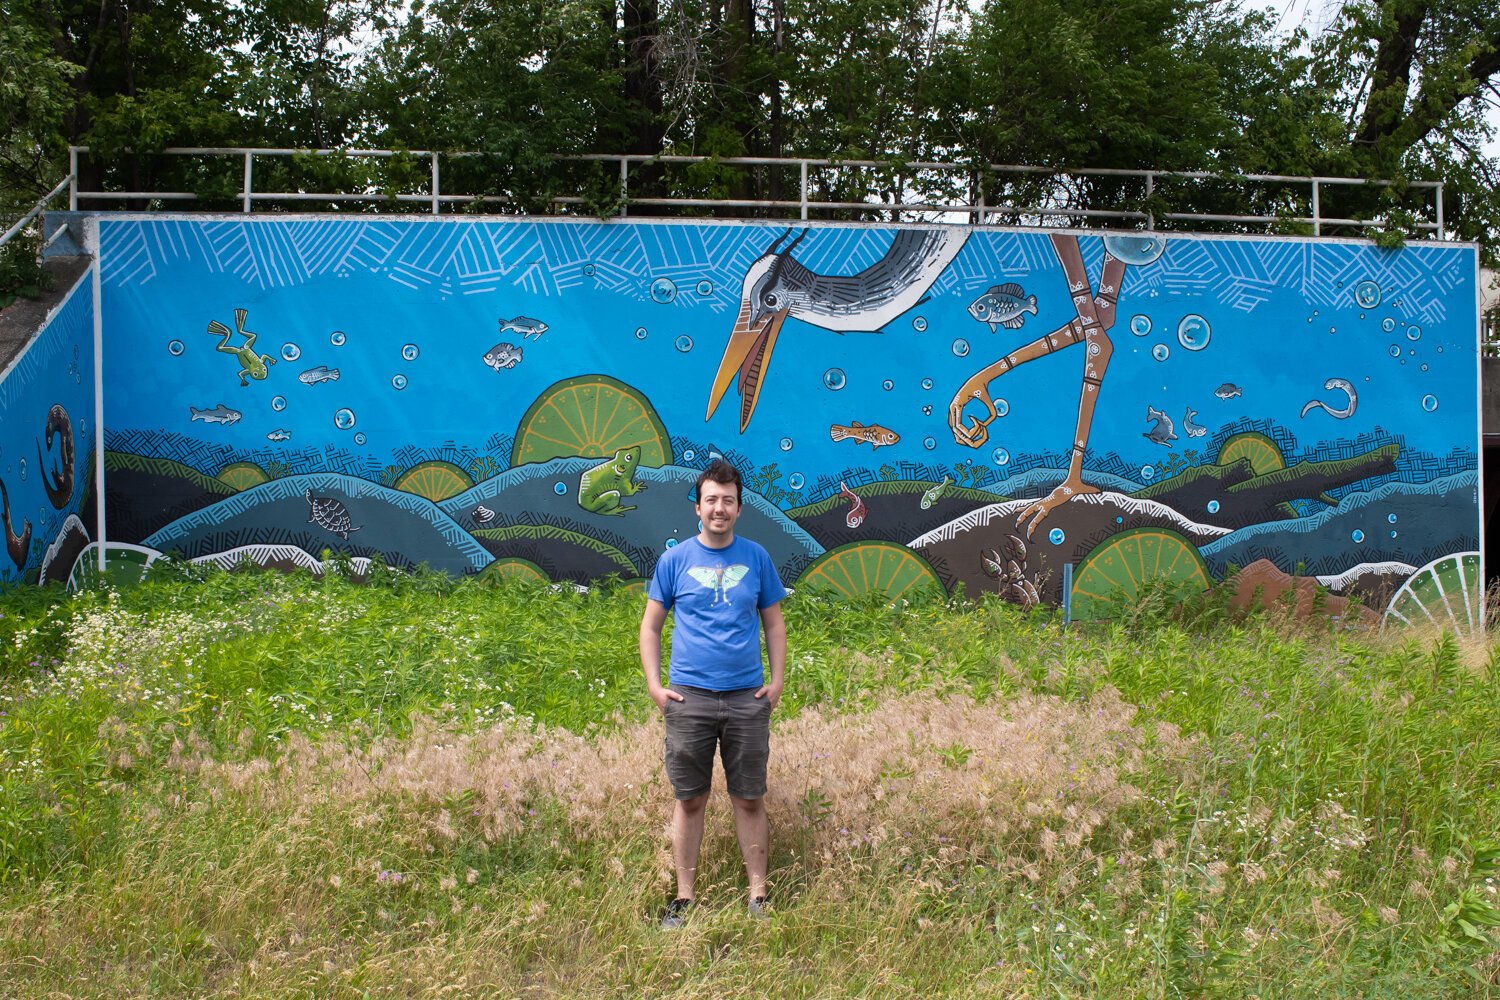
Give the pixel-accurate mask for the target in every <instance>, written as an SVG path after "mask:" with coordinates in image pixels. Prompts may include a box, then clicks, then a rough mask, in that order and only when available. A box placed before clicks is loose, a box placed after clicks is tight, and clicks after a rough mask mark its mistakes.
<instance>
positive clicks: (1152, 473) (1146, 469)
mask: <svg viewBox="0 0 1500 1000" xmlns="http://www.w3.org/2000/svg"><path fill="white" fill-rule="evenodd" d="M1141 478H1142V479H1155V478H1156V466H1154V465H1143V466H1141Z"/></svg>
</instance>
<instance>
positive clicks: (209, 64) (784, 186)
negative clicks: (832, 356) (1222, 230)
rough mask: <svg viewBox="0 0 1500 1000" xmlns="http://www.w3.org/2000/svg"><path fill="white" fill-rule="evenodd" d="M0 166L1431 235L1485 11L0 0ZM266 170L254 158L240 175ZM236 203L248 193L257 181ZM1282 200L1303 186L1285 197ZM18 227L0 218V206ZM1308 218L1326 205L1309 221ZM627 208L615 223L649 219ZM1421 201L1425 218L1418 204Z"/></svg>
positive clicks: (1490, 176)
mask: <svg viewBox="0 0 1500 1000" xmlns="http://www.w3.org/2000/svg"><path fill="white" fill-rule="evenodd" d="M6 8H7V9H6V14H7V17H6V19H5V21H4V27H0V50H3V52H4V53H5V55H6V57H7V58H6V59H4V60H0V127H3V129H4V131H3V134H0V179H3V181H4V184H5V189H6V191H8V192H11V193H12V195H13V197H12V199H11V200H12V202H19V201H24V200H26V199H34V198H35V197H36V196H37V195H38V194H40V193H41V192H42V191H44V190H46V188H47V187H50V185H51V183H52V182H55V180H56V179H57V178H59V177H61V176H62V175H63V173H65V171H66V162H67V161H66V147H67V145H68V144H70V143H73V144H87V145H89V146H90V147H92V148H93V149H95V150H96V151H98V152H99V154H100V155H97V156H92V157H87V158H85V162H84V164H83V169H84V171H85V172H86V173H87V176H86V178H85V182H86V183H87V184H88V185H89V186H91V187H97V186H99V185H112V186H115V187H117V188H120V187H125V188H133V189H141V188H142V187H144V186H154V187H156V188H157V189H179V190H191V191H196V192H199V193H200V194H202V195H203V196H204V197H205V199H206V203H207V204H209V205H215V204H232V198H233V196H234V195H235V193H236V192H237V190H238V187H239V183H240V178H239V175H238V173H237V165H236V164H233V163H229V164H225V163H217V164H216V163H212V162H209V161H200V160H193V159H184V158H168V157H161V156H154V155H151V154H152V153H153V152H154V151H157V150H160V149H162V148H163V147H166V146H169V145H275V146H289V147H298V148H302V147H306V148H314V147H346V148H347V147H356V146H366V147H368V146H381V147H387V148H392V149H438V150H449V151H457V150H475V151H478V152H479V153H480V155H479V156H476V157H473V158H471V159H450V160H448V161H446V162H445V165H444V168H443V169H444V178H445V180H444V187H445V189H447V190H460V191H468V192H472V193H473V194H475V195H490V196H504V197H506V198H508V199H510V201H511V204H512V205H514V206H518V207H521V208H526V209H531V210H540V209H543V208H545V207H546V206H548V205H550V204H551V199H552V198H553V197H555V196H558V195H572V196H578V197H581V198H582V199H583V207H584V210H589V211H601V212H607V211H610V210H612V209H614V208H617V207H618V197H619V181H618V175H617V174H616V173H615V172H614V170H615V168H614V167H612V166H609V167H606V166H604V165H601V164H599V163H590V162H580V161H564V162H562V163H559V162H558V161H557V160H556V159H555V158H556V157H557V156H558V155H559V154H561V155H563V156H570V155H574V156H576V155H582V154H589V153H619V152H632V153H637V154H646V155H654V154H657V153H691V154H699V155H707V156H710V157H719V158H723V157H732V156H758V157H787V156H790V157H812V158H825V157H827V158H834V159H838V160H843V161H850V160H868V161H875V162H878V163H881V164H884V165H885V166H883V167H881V168H876V169H856V168H852V167H849V168H843V169H823V170H817V171H815V172H814V174H813V176H812V177H811V182H812V183H813V185H814V186H815V187H816V188H817V189H818V191H819V193H820V194H821V195H822V196H824V197H826V198H829V199H831V200H836V201H849V202H863V201H867V200H870V199H871V198H872V197H873V198H876V199H880V198H885V199H887V200H897V199H898V198H899V196H900V195H901V194H902V193H903V192H904V191H909V190H912V189H913V187H917V188H922V187H923V186H924V185H925V186H926V188H927V189H928V190H932V191H940V190H941V189H942V183H943V182H941V181H940V180H939V179H937V178H935V177H933V176H928V175H925V174H924V173H923V171H921V170H919V169H916V168H913V167H911V166H910V165H911V164H914V163H918V162H921V161H925V160H934V161H945V162H955V163H960V164H968V165H969V166H970V169H969V170H967V171H965V172H960V173H957V174H954V175H951V176H949V177H948V178H947V182H946V183H948V184H949V186H950V187H951V193H953V194H960V195H964V196H968V197H976V196H983V197H984V198H986V199H987V201H988V203H991V204H993V203H995V202H996V201H1003V200H1005V199H1008V198H1022V197H1033V196H1040V195H1043V194H1045V195H1048V196H1052V197H1056V196H1058V195H1059V193H1061V195H1062V197H1063V200H1065V201H1066V202H1067V203H1068V204H1070V205H1072V206H1073V207H1076V208H1093V207H1102V206H1110V207H1114V206H1119V205H1124V206H1127V207H1135V208H1138V209H1141V210H1142V211H1144V210H1147V209H1149V210H1151V211H1153V212H1156V213H1160V212H1162V211H1165V210H1170V209H1172V208H1174V207H1177V208H1180V207H1183V206H1188V207H1191V208H1192V209H1193V210H1195V211H1200V212H1223V213H1230V214H1233V213H1236V212H1239V213H1245V212H1255V213H1266V214H1282V215H1286V216H1288V217H1289V218H1290V217H1295V216H1299V215H1305V214H1306V212H1307V206H1306V204H1305V201H1306V195H1305V187H1304V189H1297V190H1294V189H1292V188H1291V187H1285V188H1277V187H1275V186H1274V185H1272V186H1262V187H1259V188H1251V187H1247V186H1245V185H1243V184H1238V183H1230V182H1227V181H1220V182H1214V181H1212V180H1210V181H1207V182H1202V183H1197V182H1195V183H1194V184H1178V185H1175V186H1174V185H1173V184H1171V183H1164V184H1160V185H1158V186H1156V188H1155V189H1154V190H1152V191H1150V192H1148V191H1146V190H1145V188H1144V187H1143V185H1141V184H1140V182H1137V181H1124V180H1120V179H1118V178H1110V177H1098V176H1096V177H1091V178H1084V179H1082V180H1078V179H1074V180H1072V181H1069V182H1067V185H1066V186H1064V185H1063V182H1060V181H1058V180H1057V179H1055V178H1051V177H1038V176H1034V175H1033V176H1016V175H996V174H993V173H992V172H990V171H989V170H988V165H989V164H993V163H1022V164H1030V165H1037V166H1043V167H1049V168H1075V169H1076V168H1121V167H1126V168H1136V169H1143V168H1152V169H1160V170H1192V171H1206V172H1209V173H1211V174H1216V175H1222V174H1227V173H1235V172H1261V173H1276V174H1291V175H1309V174H1320V175H1343V176H1355V177H1367V178H1380V179H1385V180H1390V181H1393V182H1395V183H1394V185H1392V186H1386V187H1371V188H1367V189H1340V191H1339V192H1337V193H1336V194H1330V195H1329V196H1328V197H1329V198H1331V199H1333V200H1334V206H1333V211H1334V213H1335V214H1347V215H1349V216H1351V217H1356V218H1374V217H1383V218H1388V219H1391V220H1393V221H1394V223H1395V224H1397V225H1398V226H1399V225H1400V224H1402V223H1403V222H1405V223H1407V224H1409V223H1411V222H1412V221H1414V220H1416V219H1417V218H1419V217H1421V218H1428V217H1430V215H1431V209H1430V207H1423V206H1424V201H1423V199H1422V198H1421V197H1415V196H1413V194H1412V192H1410V191H1408V190H1405V188H1404V185H1408V184H1409V183H1410V182H1411V181H1415V180H1430V179H1440V180H1442V181H1444V182H1445V183H1446V184H1447V185H1448V202H1447V204H1446V205H1445V209H1446V213H1447V219H1446V221H1447V223H1448V224H1449V227H1450V228H1453V229H1456V230H1457V232H1458V233H1459V234H1460V235H1462V236H1465V237H1469V238H1476V239H1483V240H1487V239H1488V238H1489V236H1490V235H1491V234H1492V233H1493V232H1494V231H1495V226H1496V222H1497V219H1500V195H1497V194H1496V188H1497V185H1496V183H1495V182H1496V180H1497V178H1496V177H1495V170H1496V162H1495V160H1494V158H1493V157H1491V156H1490V155H1488V154H1487V153H1486V152H1485V147H1486V145H1487V144H1488V142H1489V141H1490V140H1492V139H1493V136H1492V135H1491V131H1490V125H1489V124H1488V121H1487V117H1486V115H1487V113H1488V111H1489V110H1490V108H1491V105H1492V102H1493V101H1494V100H1495V98H1496V95H1497V91H1496V89H1495V79H1496V76H1497V73H1500V0H1443V2H1438V0H1347V2H1346V3H1344V4H1343V6H1342V7H1340V8H1339V9H1338V11H1337V14H1336V16H1335V17H1334V19H1333V20H1332V22H1331V23H1330V25H1329V27H1328V28H1327V29H1326V30H1325V31H1323V32H1321V33H1319V34H1318V35H1317V36H1316V37H1311V38H1309V37H1308V36H1306V35H1304V34H1301V33H1295V34H1292V35H1290V36H1285V35H1282V34H1279V33H1277V32H1276V30H1275V26H1274V24H1273V23H1272V22H1271V21H1269V20H1268V19H1267V18H1266V17H1265V16H1264V15H1260V14H1256V13H1252V12H1246V11H1244V10H1242V9H1241V7H1240V6H1239V5H1238V4H1237V3H1235V2H1234V0H1110V2H1106V0H1073V2H1070V3H1062V2H1060V0H413V2H409V3H401V2H397V0H255V2H251V0H213V2H210V0H155V2H152V3H145V2H141V0H89V2H87V3H85V2H83V0H7V3H6ZM425 170H426V167H425V164H422V163H419V162H417V161H416V160H414V159H412V158H399V157H398V158H396V159H395V160H390V161H385V162H384V163H379V164H375V165H370V164H362V163H356V162H354V161H351V160H349V159H345V158H339V157H320V158H313V157H310V156H309V157H299V158H297V159H294V160H282V161H276V162H274V163H273V162H270V161H269V159H267V160H264V161H257V171H264V172H268V173H270V174H273V175H274V176H273V177H271V178H267V179H266V183H267V184H271V183H277V184H284V185H289V186H292V187H295V186H297V185H306V186H312V185H315V184H318V185H321V186H323V187H327V186H329V185H332V184H340V185H344V186H345V187H348V188H351V189H354V190H360V191H394V190H412V191H418V190H421V185H422V184H423V183H424V182H425V177H426V173H425ZM258 176H261V177H263V178H264V173H258ZM796 182H797V177H796V176H795V171H790V172H789V171H788V170H786V169H778V168H772V167H760V168H756V169H753V170H746V169H740V168H733V169H731V168H728V167H725V166H723V165H721V164H718V163H717V162H711V163H708V164H700V165H695V166H692V167H681V166H677V165H671V164H666V163H653V164H646V165H644V166H637V167H636V168H634V169H633V174H632V179H631V185H630V193H631V195H632V197H634V198H640V199H649V198H651V197H654V196H660V195H668V194H672V195H702V196H710V195H713V196H718V197H733V198H739V199H742V200H759V199H772V200H784V199H788V198H795V196H796V191H795V184H796ZM257 187H258V188H259V187H261V185H260V184H259V183H258V184H257ZM1299 190H1300V191H1301V193H1299ZM6 207H7V210H9V209H12V208H14V207H15V205H14V204H9V205H7V206H6ZM1329 207H1330V206H1328V205H1325V206H1324V208H1325V212H1327V211H1328V210H1329ZM667 210H668V209H665V208H662V207H660V206H656V207H652V206H650V205H642V204H636V205H633V206H632V207H631V211H632V212H633V213H636V212H641V211H647V212H649V211H667ZM1424 213H1425V214H1424Z"/></svg>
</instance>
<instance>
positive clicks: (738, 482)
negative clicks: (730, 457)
mask: <svg viewBox="0 0 1500 1000" xmlns="http://www.w3.org/2000/svg"><path fill="white" fill-rule="evenodd" d="M704 483H719V484H720V485H723V486H729V485H731V484H732V485H733V486H734V502H735V504H736V505H738V506H741V507H743V506H744V505H745V481H744V479H742V478H741V477H740V470H739V469H736V468H735V467H734V466H732V465H730V464H729V463H728V462H726V461H724V460H723V459H722V458H716V459H714V460H713V461H712V462H709V463H708V468H706V469H704V470H703V471H702V472H700V473H698V482H697V483H696V484H695V485H694V486H693V502H694V503H697V502H698V501H699V500H701V499H703V484H704Z"/></svg>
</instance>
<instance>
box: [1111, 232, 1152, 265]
mask: <svg viewBox="0 0 1500 1000" xmlns="http://www.w3.org/2000/svg"><path fill="white" fill-rule="evenodd" d="M1104 249H1105V250H1107V251H1109V255H1110V256H1111V257H1114V258H1116V259H1117V260H1123V261H1124V262H1125V263H1127V264H1134V265H1136V266H1140V265H1142V264H1152V263H1155V262H1156V259H1157V258H1158V257H1160V256H1161V255H1162V251H1164V250H1166V249H1167V241H1166V240H1164V239H1162V238H1161V237H1160V236H1134V235H1126V234H1125V233H1109V234H1108V235H1106V236H1105V237H1104Z"/></svg>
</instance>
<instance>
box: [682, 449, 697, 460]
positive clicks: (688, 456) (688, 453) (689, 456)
mask: <svg viewBox="0 0 1500 1000" xmlns="http://www.w3.org/2000/svg"><path fill="white" fill-rule="evenodd" d="M694 454H695V452H694V451H693V449H691V448H689V449H688V450H687V451H685V452H683V453H682V460H683V461H684V462H691V461H692V460H693V455H694Z"/></svg>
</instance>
